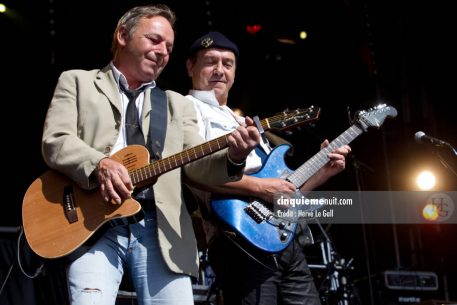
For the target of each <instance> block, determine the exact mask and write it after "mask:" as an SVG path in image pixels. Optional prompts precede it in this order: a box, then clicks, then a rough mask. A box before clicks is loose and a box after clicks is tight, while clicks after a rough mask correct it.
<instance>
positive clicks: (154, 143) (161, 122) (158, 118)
mask: <svg viewBox="0 0 457 305" xmlns="http://www.w3.org/2000/svg"><path fill="white" fill-rule="evenodd" d="M167 116H168V107H167V94H166V93H165V91H163V90H162V89H160V88H159V87H157V86H156V87H154V88H153V89H152V90H151V115H150V120H151V121H150V123H149V137H148V139H147V142H146V147H147V149H148V150H149V154H150V155H151V160H158V159H161V158H162V152H163V146H164V143H165V135H166V134H167Z"/></svg>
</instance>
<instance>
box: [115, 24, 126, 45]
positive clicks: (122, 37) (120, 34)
mask: <svg viewBox="0 0 457 305" xmlns="http://www.w3.org/2000/svg"><path fill="white" fill-rule="evenodd" d="M116 39H117V43H118V44H119V45H120V46H125V45H127V40H128V34H127V31H126V30H125V26H121V27H120V28H119V30H118V31H117V33H116Z"/></svg>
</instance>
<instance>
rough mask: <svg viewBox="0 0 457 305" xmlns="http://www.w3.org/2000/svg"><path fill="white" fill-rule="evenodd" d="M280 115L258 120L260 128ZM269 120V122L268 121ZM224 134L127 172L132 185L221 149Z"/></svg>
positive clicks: (267, 126) (224, 140) (268, 127)
mask: <svg viewBox="0 0 457 305" xmlns="http://www.w3.org/2000/svg"><path fill="white" fill-rule="evenodd" d="M279 117H280V116H273V117H271V118H268V119H263V120H262V121H260V123H261V125H262V128H263V129H264V130H268V129H270V124H272V123H274V122H276V121H280V120H281V119H282V118H281V119H280V118H279ZM270 121H271V123H270ZM229 135H230V134H226V135H223V136H220V137H219V138H216V139H213V140H211V141H209V142H205V143H204V144H200V145H197V146H195V147H192V148H189V149H186V150H184V151H182V152H180V153H178V154H175V155H172V156H169V157H166V158H163V159H160V160H157V161H154V162H152V163H150V164H148V165H146V166H144V167H142V168H138V169H135V170H132V171H130V172H129V174H130V178H131V179H132V182H133V184H134V185H136V184H138V183H140V182H141V183H143V182H146V181H148V180H153V179H155V178H156V177H158V176H160V175H161V174H164V173H166V172H169V171H171V170H174V169H176V168H179V167H181V166H183V165H186V164H187V163H190V162H192V161H195V160H197V159H200V158H203V157H205V156H207V155H209V154H211V153H214V152H217V151H219V150H222V149H224V148H226V147H227V146H228V136H229Z"/></svg>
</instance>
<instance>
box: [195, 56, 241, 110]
mask: <svg viewBox="0 0 457 305" xmlns="http://www.w3.org/2000/svg"><path fill="white" fill-rule="evenodd" d="M235 70H236V58H235V54H234V53H233V52H232V51H229V50H225V49H217V48H210V49H204V50H200V51H198V52H197V54H196V60H195V62H194V63H192V62H191V61H190V60H188V61H187V73H188V74H189V76H190V77H191V78H192V86H193V89H196V90H214V92H215V94H216V98H217V100H218V101H219V104H220V105H225V104H226V103H227V98H228V93H229V91H230V88H232V85H233V82H234V81H235Z"/></svg>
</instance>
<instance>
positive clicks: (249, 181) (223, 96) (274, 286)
mask: <svg viewBox="0 0 457 305" xmlns="http://www.w3.org/2000/svg"><path fill="white" fill-rule="evenodd" d="M239 57H240V54H239V50H238V47H237V46H236V44H235V43H233V42H232V41H231V40H230V39H228V38H227V37H226V36H224V35H223V34H221V33H220V32H209V33H207V34H205V35H203V36H201V37H200V38H198V39H197V40H195V42H194V43H193V44H192V45H191V47H190V50H189V53H188V59H187V62H186V67H187V73H188V75H189V77H191V79H192V90H190V91H189V95H187V97H188V98H189V99H190V100H191V101H192V102H193V103H194V106H195V109H196V111H197V118H198V125H199V128H200V135H201V136H202V137H203V138H205V139H206V140H207V141H209V140H212V139H214V138H217V137H220V136H222V135H225V134H227V133H229V132H231V131H232V130H234V129H235V128H237V127H238V126H240V125H244V124H245V123H247V122H251V121H252V120H251V119H250V118H249V117H241V116H239V115H237V114H235V113H234V112H233V111H232V110H231V109H230V108H229V107H228V106H227V101H228V95H229V91H230V88H231V87H232V85H233V83H234V81H235V72H236V67H237V63H238V60H239ZM323 145H324V146H326V145H328V141H324V143H323ZM270 151H271V148H270V146H269V143H268V141H266V142H262V141H261V144H260V145H259V147H258V148H257V149H256V150H255V151H252V152H251V154H250V155H249V156H248V158H247V159H246V165H245V171H244V173H245V174H244V175H243V177H242V179H241V180H240V181H238V182H230V183H226V184H224V185H219V186H211V187H206V188H201V187H200V186H196V185H195V184H194V185H193V188H192V190H193V193H194V194H195V196H196V197H197V198H198V199H199V200H200V201H201V202H202V203H203V204H201V205H200V207H201V209H202V215H203V216H209V217H208V218H207V219H204V223H205V230H206V233H207V235H208V236H207V240H208V245H209V259H210V263H211V265H212V267H213V269H214V271H215V272H216V279H217V281H218V282H219V285H220V288H221V289H222V291H223V301H224V304H225V305H238V304H265V305H273V304H290V305H292V304H303V305H305V304H307V305H312V304H320V299H319V294H318V292H317V289H316V287H315V285H314V281H313V277H312V275H311V272H310V270H309V268H308V266H307V263H306V259H305V254H304V252H303V244H301V243H300V241H299V239H298V238H294V239H293V242H291V243H290V244H289V246H288V247H287V248H286V249H285V250H284V251H282V252H281V253H279V254H278V255H276V256H272V255H271V254H269V253H264V252H262V251H259V250H257V249H254V247H253V246H250V245H249V244H246V243H243V242H242V241H241V240H238V239H236V238H235V239H231V238H230V237H229V236H228V235H226V234H223V233H222V230H218V229H219V228H222V227H221V222H220V221H219V220H216V219H214V217H212V215H211V213H210V212H209V213H205V212H204V211H209V204H208V203H209V202H210V193H212V194H223V195H229V196H247V197H256V198H259V199H261V200H263V201H265V202H273V197H274V195H275V194H278V193H293V192H295V191H296V189H295V186H294V185H293V184H292V183H290V182H288V181H286V180H284V179H279V178H258V177H254V176H251V175H249V174H250V173H254V172H256V171H258V170H259V169H260V168H261V167H262V164H263V162H264V161H265V157H266V156H267V155H268V154H269V153H270ZM349 151H350V148H349V146H343V147H340V148H338V149H337V150H336V151H334V152H333V153H331V154H329V155H328V157H329V159H330V160H331V161H332V162H329V163H328V164H327V165H326V166H324V167H323V168H322V169H321V170H320V171H318V172H317V173H316V174H315V175H314V176H313V177H311V178H310V179H309V180H308V181H307V182H306V183H305V184H304V185H303V186H301V187H300V190H301V191H309V190H311V189H314V188H315V187H317V186H318V185H321V184H322V183H324V182H325V181H326V180H327V179H328V178H330V177H331V176H333V175H335V174H337V173H339V172H340V171H342V170H343V169H344V167H345V156H346V155H347V153H348V152H349ZM195 187H200V190H198V189H195ZM201 190H203V191H206V192H202V191H201ZM207 214H208V215H207ZM246 217H249V216H248V215H247V214H246ZM204 218H205V217H204ZM299 231H300V233H298V231H297V234H296V236H297V235H299V234H300V235H302V236H303V235H304V234H310V231H309V228H308V227H307V226H306V224H305V225H304V226H303V227H302V228H301V229H299ZM301 239H302V238H301ZM309 239H310V240H312V237H309Z"/></svg>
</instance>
